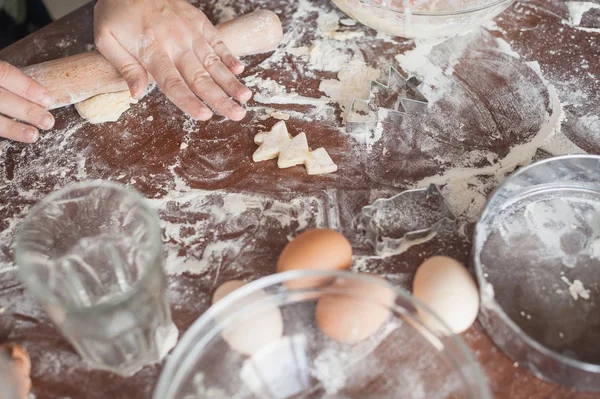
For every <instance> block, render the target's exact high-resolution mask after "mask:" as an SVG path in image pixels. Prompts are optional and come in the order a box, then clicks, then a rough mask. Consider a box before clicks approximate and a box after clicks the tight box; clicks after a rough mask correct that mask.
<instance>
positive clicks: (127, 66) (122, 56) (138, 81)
mask: <svg viewBox="0 0 600 399" xmlns="http://www.w3.org/2000/svg"><path fill="white" fill-rule="evenodd" d="M96 47H97V48H98V51H100V53H102V55H104V56H105V57H106V59H107V60H109V61H110V63H111V64H113V65H114V66H115V68H117V69H118V70H119V72H121V75H123V78H124V79H125V81H126V82H127V86H129V91H130V92H131V96H132V97H133V98H137V99H140V98H142V97H143V96H144V93H145V92H146V87H147V86H148V73H147V72H146V69H144V67H143V66H142V65H140V63H139V62H138V61H137V60H136V59H135V57H134V56H133V55H131V54H130V53H129V52H128V51H127V50H125V48H124V47H123V46H121V44H120V43H119V42H118V40H117V39H116V38H115V37H114V36H113V35H112V34H111V33H110V32H109V33H100V34H98V36H97V38H96Z"/></svg>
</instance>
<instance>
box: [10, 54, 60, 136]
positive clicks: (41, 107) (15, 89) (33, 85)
mask: <svg viewBox="0 0 600 399" xmlns="http://www.w3.org/2000/svg"><path fill="white" fill-rule="evenodd" d="M53 102H54V100H53V99H52V96H51V95H50V93H49V92H48V90H46V89H45V88H44V87H43V86H42V85H40V84H39V83H37V82H36V81H34V80H33V79H31V78H30V77H29V76H27V75H25V74H24V73H23V72H21V71H20V70H19V69H17V68H15V67H14V66H12V65H10V64H8V63H6V62H4V61H0V137H5V138H7V139H11V140H17V141H22V142H24V143H33V142H34V141H36V140H37V139H38V137H39V135H40V132H39V130H38V128H39V129H51V128H52V126H54V117H53V116H52V114H51V113H50V112H48V111H47V110H46V107H49V106H51V105H52V103H53ZM15 119H16V120H15Z"/></svg>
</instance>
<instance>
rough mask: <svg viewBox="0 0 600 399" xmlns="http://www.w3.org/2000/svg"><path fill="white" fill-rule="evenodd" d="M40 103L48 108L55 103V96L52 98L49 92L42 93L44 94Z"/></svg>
mask: <svg viewBox="0 0 600 399" xmlns="http://www.w3.org/2000/svg"><path fill="white" fill-rule="evenodd" d="M40 103H41V104H42V105H43V106H44V107H46V108H48V107H49V106H51V105H52V104H54V98H52V96H51V95H50V94H48V93H44V94H42V96H41V97H40Z"/></svg>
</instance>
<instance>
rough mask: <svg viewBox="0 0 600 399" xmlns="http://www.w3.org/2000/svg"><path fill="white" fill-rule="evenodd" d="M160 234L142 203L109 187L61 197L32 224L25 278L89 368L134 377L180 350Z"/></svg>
mask: <svg viewBox="0 0 600 399" xmlns="http://www.w3.org/2000/svg"><path fill="white" fill-rule="evenodd" d="M160 234H161V233H160V227H159V220H158V217H157V215H156V213H155V212H154V211H153V210H152V209H151V208H150V207H149V206H148V205H147V204H146V201H145V199H144V198H143V197H142V196H140V195H139V194H138V193H136V192H135V191H133V190H131V189H128V188H126V187H124V186H121V185H119V184H115V183H111V182H106V181H90V182H83V183H76V184H73V185H71V186H69V187H67V188H65V189H62V190H60V191H58V192H55V193H53V194H51V195H50V196H49V197H47V198H46V199H44V200H43V201H42V202H41V203H40V204H38V205H37V206H36V207H35V208H34V209H33V210H32V211H31V213H30V215H29V216H28V217H27V218H26V220H25V222H24V224H23V226H22V228H21V230H20V232H19V236H18V239H17V244H16V248H15V257H16V263H17V265H18V267H19V273H20V276H21V279H22V280H23V282H24V283H25V285H26V286H27V287H28V288H29V290H30V291H31V292H32V293H33V294H34V295H35V296H36V297H37V298H38V299H39V301H40V302H41V303H42V305H43V306H44V308H45V309H46V312H47V313H48V315H49V316H50V318H51V319H52V321H53V322H54V323H55V324H56V325H57V326H58V327H59V328H60V330H61V331H62V333H63V334H64V335H65V336H66V337H67V338H68V339H69V341H70V342H71V344H72V345H73V346H74V347H75V349H76V350H77V352H78V353H79V354H80V355H81V357H82V358H83V359H84V360H85V361H86V362H87V363H89V365H90V367H92V368H98V369H105V370H109V371H112V372H115V373H119V374H122V375H132V374H134V373H135V372H137V371H138V370H139V369H141V368H142V367H143V366H144V365H146V364H149V363H153V362H157V361H159V360H161V359H162V358H163V357H164V356H165V355H166V354H167V352H168V351H169V350H170V349H171V348H172V347H173V346H174V345H175V343H176V341H177V335H178V331H177V328H176V327H175V325H174V324H173V322H172V320H171V312H170V309H169V303H168V300H167V296H166V288H167V277H166V273H165V270H164V266H163V252H162V242H161V235H160Z"/></svg>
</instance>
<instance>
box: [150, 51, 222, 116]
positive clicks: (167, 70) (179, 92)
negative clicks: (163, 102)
mask: <svg viewBox="0 0 600 399" xmlns="http://www.w3.org/2000/svg"><path fill="white" fill-rule="evenodd" d="M141 58H142V60H146V59H148V61H147V64H145V65H144V67H145V68H146V69H147V70H148V72H150V73H151V74H152V76H153V77H154V79H155V80H156V83H157V84H158V86H159V87H160V88H161V89H162V91H163V92H164V93H165V95H166V96H167V98H168V99H169V100H171V102H173V104H175V105H176V106H177V107H178V108H180V109H181V110H182V111H184V112H185V113H187V114H188V115H190V116H191V117H192V118H196V119H200V120H209V119H210V118H211V117H212V115H213V113H212V111H211V110H210V109H209V108H208V107H207V106H206V105H204V103H203V102H202V101H200V99H199V98H198V97H196V95H195V94H194V93H192V91H191V90H190V88H189V87H188V86H187V84H186V82H185V81H184V79H183V78H182V77H181V75H180V74H179V72H178V71H177V69H175V65H174V64H173V61H171V59H170V58H169V56H168V55H167V53H165V52H164V51H162V50H160V49H159V48H158V47H156V46H155V45H151V46H148V47H147V48H146V49H145V50H144V54H142V57H141Z"/></svg>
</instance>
